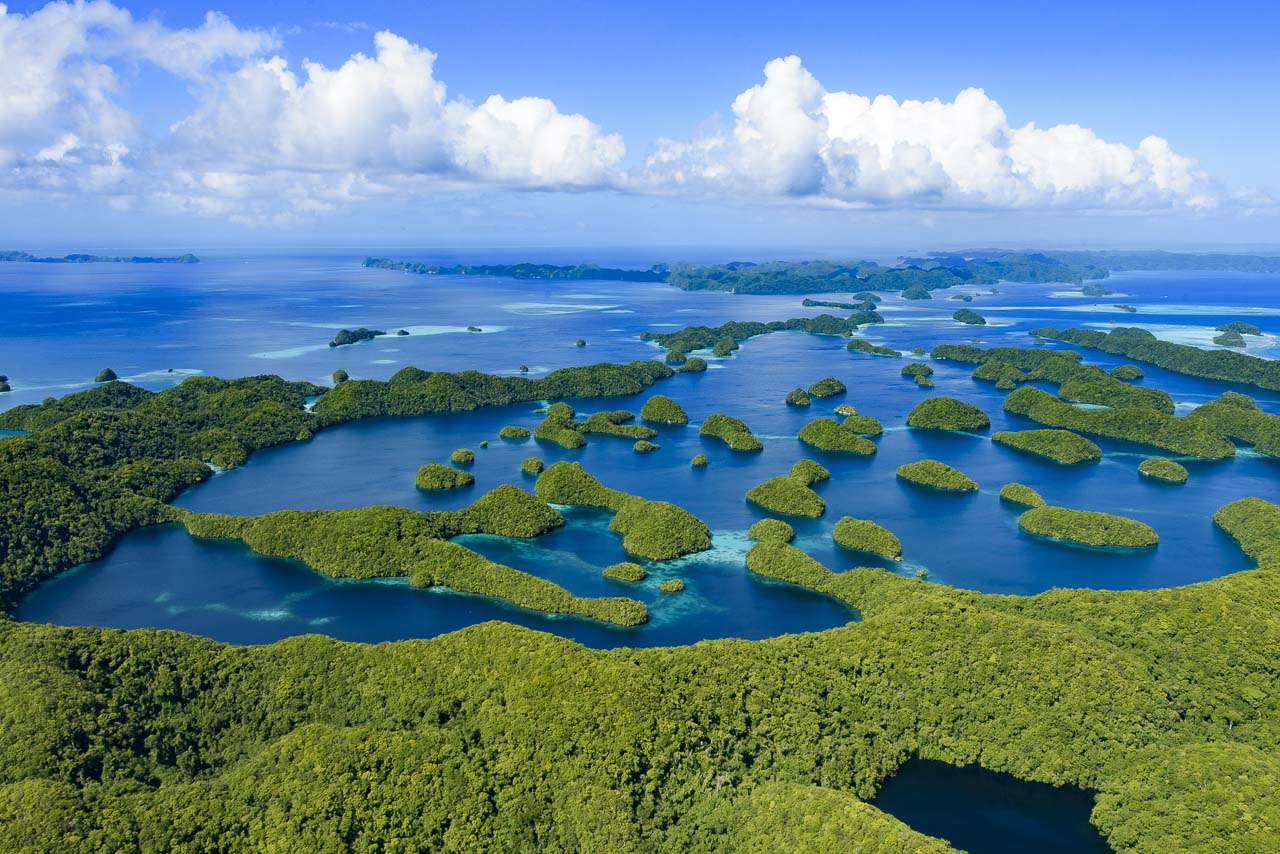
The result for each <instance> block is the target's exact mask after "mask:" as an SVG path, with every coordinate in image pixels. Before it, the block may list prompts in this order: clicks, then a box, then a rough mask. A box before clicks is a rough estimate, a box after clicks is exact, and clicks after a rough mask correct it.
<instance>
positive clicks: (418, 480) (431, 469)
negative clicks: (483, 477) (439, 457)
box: [414, 463, 476, 491]
mask: <svg viewBox="0 0 1280 854" xmlns="http://www.w3.org/2000/svg"><path fill="white" fill-rule="evenodd" d="M475 482H476V479H475V476H474V475H472V474H471V472H469V471H459V470H458V469H455V468H450V467H449V466H442V465H440V463H427V464H426V465H425V466H423V467H422V468H420V469H418V475H417V477H415V478H414V483H415V484H417V486H418V489H426V490H429V491H435V490H439V489H457V488H459V487H462V486H470V485H471V484H473V483H475Z"/></svg>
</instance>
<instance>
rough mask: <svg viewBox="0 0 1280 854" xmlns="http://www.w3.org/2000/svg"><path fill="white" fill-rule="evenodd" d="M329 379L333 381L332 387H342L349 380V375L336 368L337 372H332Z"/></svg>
mask: <svg viewBox="0 0 1280 854" xmlns="http://www.w3.org/2000/svg"><path fill="white" fill-rule="evenodd" d="M331 379H332V380H333V384H334V385H342V384H343V383H345V382H346V381H347V380H349V379H351V375H350V374H348V373H347V372H346V371H344V370H342V368H338V370H336V371H334V372H333V376H332V377H331Z"/></svg>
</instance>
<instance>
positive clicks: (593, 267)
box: [364, 258, 667, 282]
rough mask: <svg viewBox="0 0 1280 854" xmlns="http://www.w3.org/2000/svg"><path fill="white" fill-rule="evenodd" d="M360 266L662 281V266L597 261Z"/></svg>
mask: <svg viewBox="0 0 1280 854" xmlns="http://www.w3.org/2000/svg"><path fill="white" fill-rule="evenodd" d="M364 266H366V267H374V268H377V269H379V270H400V271H403V272H405V273H417V274H418V275H421V276H437V275H438V276H505V277H509V278H512V279H566V280H582V279H593V280H595V281H610V282H664V281H666V273H667V271H666V268H665V267H663V266H661V265H655V266H653V267H650V268H649V269H648V270H619V269H617V268H614V267H601V266H599V265H597V264H575V265H573V266H571V267H557V266H555V265H554V264H471V265H467V264H457V265H454V266H452V267H443V266H440V265H438V264H419V263H416V262H413V261H396V260H395V259H392V258H366V259H364Z"/></svg>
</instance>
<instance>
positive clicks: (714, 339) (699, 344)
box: [640, 313, 884, 361]
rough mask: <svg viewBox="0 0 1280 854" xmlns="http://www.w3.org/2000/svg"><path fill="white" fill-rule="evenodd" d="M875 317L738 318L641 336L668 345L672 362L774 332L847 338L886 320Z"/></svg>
mask: <svg viewBox="0 0 1280 854" xmlns="http://www.w3.org/2000/svg"><path fill="white" fill-rule="evenodd" d="M873 314H874V313H873ZM875 318H878V319H872V318H870V317H868V316H867V315H865V313H859V314H855V315H852V316H850V317H849V318H848V319H845V318H841V317H836V316H835V315H831V314H819V315H818V316H817V317H793V318H791V319H790V320H771V321H769V322H768V323H763V322H761V321H758V320H748V321H736V320H734V321H730V322H728V323H722V324H720V325H719V326H687V327H685V328H684V329H680V330H677V331H675V332H643V333H641V334H640V337H641V339H643V340H645V341H652V342H654V343H655V344H657V345H658V346H659V347H665V348H667V350H668V351H669V352H668V354H667V360H668V361H670V360H671V358H672V356H673V355H674V356H677V357H683V356H684V355H685V354H686V353H692V352H693V351H694V350H705V349H708V348H711V351H712V353H713V354H714V355H716V356H721V357H723V356H728V355H729V354H730V353H732V352H733V351H734V350H737V349H738V342H740V341H746V340H747V339H749V338H755V337H756V336H758V335H770V334H772V333H774V332H808V333H810V334H812V335H839V336H844V337H847V336H849V335H852V334H853V333H854V332H856V331H857V329H858V326H859V324H866V323H880V322H883V320H884V318H882V317H880V315H878V314H876V315H875Z"/></svg>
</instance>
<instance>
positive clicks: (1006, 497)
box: [1000, 483, 1046, 507]
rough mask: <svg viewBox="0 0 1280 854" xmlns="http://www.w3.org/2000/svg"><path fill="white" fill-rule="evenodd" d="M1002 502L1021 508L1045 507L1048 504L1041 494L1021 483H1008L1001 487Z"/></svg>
mask: <svg viewBox="0 0 1280 854" xmlns="http://www.w3.org/2000/svg"><path fill="white" fill-rule="evenodd" d="M1000 500H1001V501H1005V502H1008V503H1009V504H1016V505H1018V506H1021V507H1043V506H1045V503H1046V502H1045V500H1044V499H1043V498H1041V497H1040V493H1038V492H1036V491H1035V490H1034V489H1032V488H1031V487H1029V486H1025V485H1023V484H1021V483H1006V484H1005V485H1004V486H1002V487H1000Z"/></svg>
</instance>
